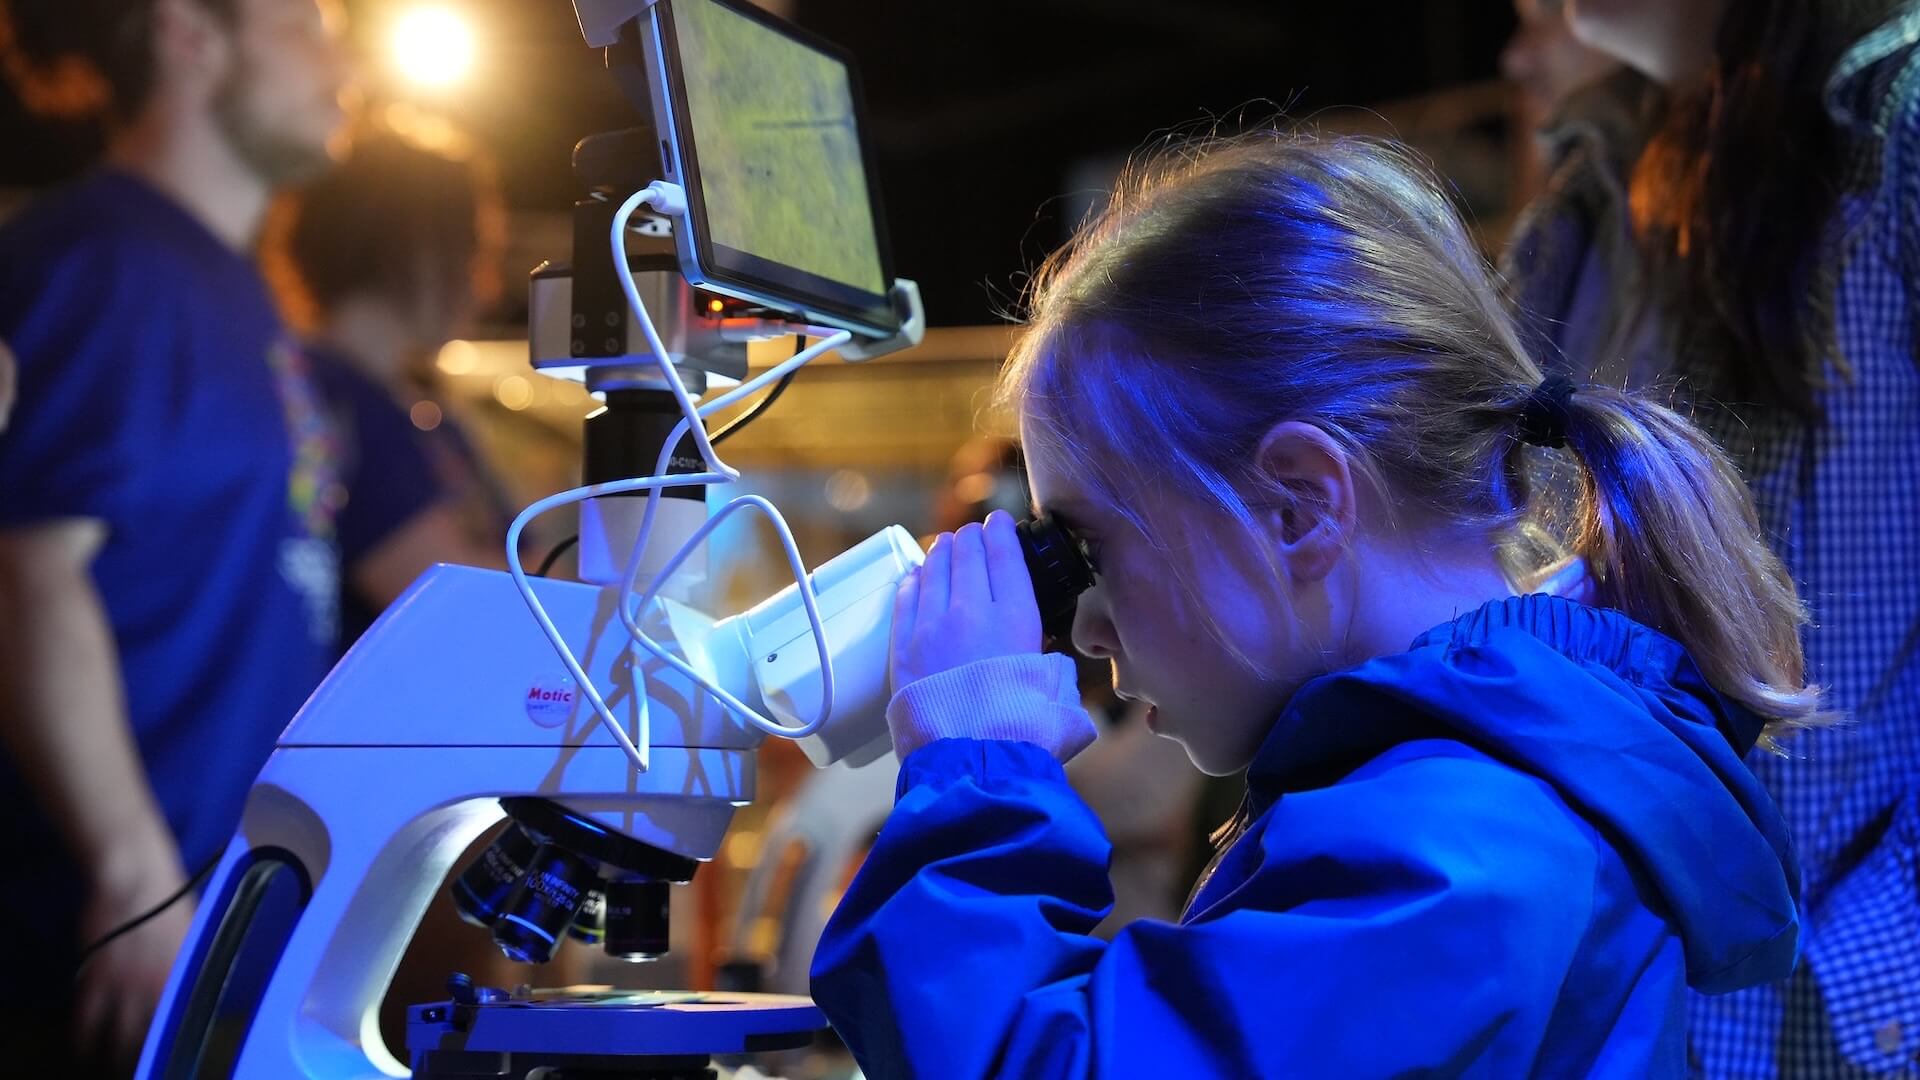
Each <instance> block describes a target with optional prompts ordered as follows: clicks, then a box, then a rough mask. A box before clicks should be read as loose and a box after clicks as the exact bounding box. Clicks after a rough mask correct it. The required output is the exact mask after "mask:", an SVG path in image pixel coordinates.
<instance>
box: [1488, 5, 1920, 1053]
mask: <svg viewBox="0 0 1920 1080" xmlns="http://www.w3.org/2000/svg"><path fill="white" fill-rule="evenodd" d="M1917 46H1920V5H1908V6H1907V7H1906V8H1905V10H1904V14H1902V15H1900V16H1899V17H1897V18H1895V19H1894V20H1892V21H1891V22H1888V23H1886V24H1885V25H1883V26H1882V27H1881V28H1880V29H1878V30H1877V31H1875V32H1874V33H1872V34H1870V35H1868V36H1867V37H1865V38H1863V39H1861V40H1860V41H1859V42H1858V43H1857V44H1856V45H1855V46H1854V47H1853V48H1852V49H1851V50H1850V51H1849V52H1848V53H1847V54H1846V56H1845V58H1844V59H1843V60H1842V62H1841V64H1840V65H1839V67H1838V68H1837V69H1836V71H1835V72H1834V74H1833V78H1832V79H1831V81H1830V82H1829V106H1830V109H1831V112H1832V114H1833V116H1834V118H1835V120H1836V121H1837V122H1839V123H1841V124H1842V125H1844V126H1845V127H1846V129H1847V130H1849V131H1851V132H1853V133H1854V134H1856V135H1857V136H1859V137H1858V138H1857V139H1855V140H1854V143H1853V145H1854V146H1855V148H1856V151H1855V152H1856V153H1857V155H1858V157H1857V160H1856V174H1855V175H1856V179H1857V181H1858V182H1857V183H1855V184H1854V185H1852V186H1851V190H1850V193H1849V194H1848V195H1847V196H1846V197H1844V198H1843V200H1842V202H1841V204H1840V207H1839V212H1838V213H1837V214H1836V216H1835V219H1834V221H1833V223H1832V226H1831V228H1830V230H1829V233H1830V236H1831V243H1830V248H1829V250H1828V252H1827V253H1826V257H1827V258H1829V259H1832V260H1835V262H1834V263H1833V264H1832V265H1833V267H1834V270H1835V276H1834V279H1833V280H1834V286H1835V288H1834V294H1833V302H1834V319H1833V334H1832V341H1831V342H1830V346H1829V349H1828V351H1827V355H1826V357H1825V358H1824V366H1825V371H1824V375H1825V379H1824V381H1823V384H1822V389H1821V390H1820V391H1819V392H1818V394H1817V401H1818V404H1819V405H1820V407H1821V409H1822V411H1823V415H1824V421H1823V422H1820V423H1807V422H1805V421H1803V420H1800V419H1796V418H1794V417H1791V416H1789V415H1786V414H1785V413H1784V412H1777V411H1776V412H1773V413H1766V412H1760V413H1755V412H1753V411H1750V410H1742V411H1741V412H1739V413H1738V414H1735V413H1733V412H1730V411H1723V410H1721V411H1717V410H1715V409H1713V408H1712V407H1703V408H1700V409H1698V410H1697V411H1696V412H1695V418H1696V419H1697V420H1699V421H1701V422H1702V424H1703V425H1704V426H1706V427H1707V428H1708V429H1709V430H1711V431H1712V432H1713V433H1714V435H1715V436H1716V437H1717V438H1718V439H1719V440H1720V441H1721V443H1722V445H1724V446H1726V447H1727V448H1728V450H1729V451H1730V452H1732V453H1733V454H1734V456H1735V457H1736V459H1738V460H1739V462H1740V464H1741V466H1742V468H1743V470H1744V472H1745V473H1746V476H1747V478H1748V480H1749V483H1750V484H1751V486H1752V489H1753V493H1754V498H1755V502H1756V504H1757V506H1758V508H1759V511H1760V520H1761V524H1762V526H1763V527H1764V528H1765V530H1766V532H1767V534H1768V536H1769V537H1770V538H1771V539H1772V541H1773V543H1774V545H1775V549H1776V550H1777V551H1778V552H1779V553H1780V555H1781V556H1782V558H1783V559H1784V560H1785V562H1786V564H1787V566H1788V568H1789V569H1790V570H1791V572H1792V573H1793V576H1794V579H1795V581H1796V582H1797V583H1798V584H1799V587H1800V589H1801V593H1802V596H1803V597H1804V598H1805V600H1806V602H1807V604H1808V606H1809V608H1810V609H1811V612H1812V615H1813V626H1812V627H1811V628H1810V629H1809V630H1808V631H1807V633H1806V636H1805V642H1806V650H1807V659H1808V663H1809V671H1810V673H1811V675H1812V677H1813V679H1815V680H1816V681H1817V682H1819V683H1821V684H1823V685H1825V686H1826V687H1828V688H1829V693H1830V697H1829V700H1830V702H1831V704H1832V705H1833V706H1835V707H1836V708H1838V709H1839V710H1841V711H1843V712H1844V713H1846V714H1847V717H1848V719H1847V721H1846V722H1845V723H1844V724H1842V725H1840V726H1837V727H1834V728H1831V729H1826V730H1820V731H1810V732H1805V733H1802V734H1800V735H1797V736H1795V737H1794V738H1793V739H1792V740H1790V743H1789V751H1788V754H1787V755H1786V756H1785V757H1781V756H1775V755H1771V754H1766V753H1757V754H1756V755H1754V757H1753V758H1752V759H1751V761H1750V762H1749V764H1750V765H1751V766H1752V768H1753V769H1754V771H1755V773H1757V774H1758V776H1759V777H1760V779H1761V780H1762V781H1763V782H1764V783H1765V785H1766V787H1767V789H1768V790H1769V791H1770V792H1771V793H1772V794H1773V797H1774V798H1775V799H1776V800H1777V801H1778V803H1779V805H1780V809H1781V811H1782V812H1783V814H1784V815H1785V817H1786V820H1787V822H1788V824H1789V826H1790V828H1791V829H1792V832H1793V836H1794V840H1795V843H1796V846H1797V848H1798V852H1799V856H1800V861H1801V864H1802V867H1803V868H1804V871H1805V875H1806V881H1805V892H1804V896H1803V900H1804V904H1805V908H1806V911H1805V938H1804V942H1805V951H1804V954H1803V962H1802V964H1801V966H1800V968H1799V970H1798V971H1797V972H1796V974H1795V975H1794V977H1793V978H1792V979H1790V980H1787V981H1784V982H1781V983H1775V984H1771V985H1767V986H1761V987H1757V988H1754V989H1752V990H1748V991H1744V992H1741V993H1736V994H1730V995H1726V996H1722V997H1704V996H1696V997H1695V998H1694V999H1693V1001H1692V1003H1691V1024H1690V1043H1691V1047H1692V1059H1693V1062H1694V1066H1695V1068H1696V1070H1698V1071H1699V1072H1700V1073H1702V1074H1704V1075H1707V1076H1713V1077H1774V1076H1791V1077H1848V1078H1854V1077H1883V1076H1920V47H1917ZM1594 130H1595V131H1596V132H1599V129H1597V128H1596V129H1594ZM1585 165H1586V166H1587V167H1588V170H1589V172H1590V173H1599V174H1608V173H1610V174H1611V176H1612V177H1613V179H1611V180H1609V179H1606V178H1605V176H1602V178H1601V179H1599V180H1597V181H1596V180H1595V179H1594V177H1593V176H1592V175H1589V176H1588V177H1586V178H1585V179H1584V180H1583V181H1581V185H1582V186H1581V189H1580V190H1581V193H1582V194H1583V195H1584V196H1585V199H1586V206H1585V211H1586V212H1585V213H1584V214H1577V215H1572V216H1569V215H1568V214H1566V213H1564V212H1555V210H1556V208H1553V207H1551V206H1548V207H1545V208H1543V210H1544V212H1536V213H1533V214H1532V215H1531V219H1530V220H1529V221H1528V222H1527V223H1526V224H1525V225H1524V226H1523V228H1522V230H1521V232H1520V233H1519V234H1517V237H1516V241H1515V245H1514V250H1512V251H1511V252H1509V256H1508V273H1509V275H1510V276H1511V277H1512V278H1513V279H1514V281H1515V283H1516V287H1517V289H1516V291H1517V295H1518V297H1519V301H1520V304H1521V306H1522V311H1523V315H1530V316H1533V317H1534V320H1533V329H1534V330H1535V331H1536V332H1537V333H1539V334H1540V335H1542V336H1543V337H1545V338H1546V339H1547V341H1545V342H1543V343H1542V344H1543V346H1544V350H1545V351H1544V355H1548V356H1551V355H1553V354H1555V353H1556V352H1557V353H1558V354H1559V355H1561V356H1564V357H1565V358H1566V360H1567V361H1568V363H1569V364H1570V365H1571V366H1572V367H1573V368H1575V369H1576V370H1578V371H1582V372H1584V373H1585V374H1587V375H1588V376H1589V377H1612V376H1617V375H1619V374H1621V373H1622V366H1624V368H1625V369H1626V374H1627V377H1628V378H1629V379H1633V380H1644V379H1648V378H1657V377H1663V376H1665V375H1668V374H1670V373H1671V371H1672V369H1673V366H1674V365H1673V361H1672V358H1670V357H1664V356H1658V355H1649V352H1650V351H1651V350H1652V349H1653V346H1652V344H1651V343H1652V341H1653V338H1652V336H1651V335H1647V334H1634V333H1631V332H1629V333H1626V334H1624V335H1620V334H1616V333H1614V332H1613V331H1612V329H1611V328H1608V327H1607V325H1606V319H1605V318H1599V319H1596V318H1595V317H1594V316H1593V312H1594V310H1595V295H1596V293H1598V295H1599V296H1600V298H1601V299H1600V300H1599V305H1600V306H1601V307H1605V306H1606V305H1607V304H1608V303H1617V298H1616V297H1614V295H1613V293H1612V292H1611V291H1610V284H1609V278H1610V277H1617V276H1619V274H1618V271H1619V268H1620V265H1621V264H1619V263H1618V262H1614V263H1608V262H1607V261H1606V254H1605V249H1606V248H1607V247H1608V245H1609V244H1615V243H1617V241H1618V240H1619V239H1620V237H1621V236H1622V235H1623V229H1624V216H1623V215H1622V214H1621V213H1620V203H1619V202H1618V195H1619V194H1620V192H1619V184H1618V181H1617V177H1618V171H1617V167H1618V161H1617V160H1616V161H1615V162H1613V164H1612V167H1611V168H1609V166H1608V165H1607V163H1606V160H1605V151H1604V150H1602V151H1598V152H1595V153H1594V154H1592V155H1591V158H1590V160H1588V161H1587V162H1586V163H1585ZM1558 209H1560V210H1564V207H1561V208H1558ZM1610 271H1611V273H1610ZM1842 361H1844V362H1842Z"/></svg>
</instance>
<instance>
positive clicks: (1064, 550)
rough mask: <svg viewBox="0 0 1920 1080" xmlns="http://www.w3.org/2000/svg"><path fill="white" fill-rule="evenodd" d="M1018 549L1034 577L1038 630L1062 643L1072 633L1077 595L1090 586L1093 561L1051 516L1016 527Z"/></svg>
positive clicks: (1067, 530) (1091, 583) (1079, 543)
mask: <svg viewBox="0 0 1920 1080" xmlns="http://www.w3.org/2000/svg"><path fill="white" fill-rule="evenodd" d="M1017 531H1018V532H1019V534H1020V550H1021V552H1022V554H1024V555H1025V556H1026V558H1027V573H1028V574H1029V575H1030V576H1032V578H1033V598H1034V599H1035V600H1037V601H1039V604H1040V627H1041V630H1042V631H1043V632H1045V634H1046V635H1047V636H1048V637H1050V638H1059V639H1062V640H1065V639H1066V638H1067V637H1068V636H1069V635H1070V634H1072V632H1073V612H1074V608H1075V607H1076V606H1078V604H1079V599H1080V594H1081V593H1083V592H1086V591H1087V590H1088V589H1089V588H1091V587H1092V586H1093V575H1094V566H1093V560H1092V559H1091V558H1089V557H1088V555H1087V546H1086V544H1085V543H1083V542H1082V541H1081V540H1080V538H1079V537H1077V536H1075V535H1073V532H1072V530H1070V529H1068V528H1067V527H1066V526H1065V525H1063V524H1061V523H1060V522H1059V521H1058V520H1057V519H1055V518H1054V516H1053V515H1052V514H1043V515H1041V516H1040V517H1037V518H1028V519H1027V520H1025V521H1022V522H1021V523H1020V524H1019V525H1018V526H1017Z"/></svg>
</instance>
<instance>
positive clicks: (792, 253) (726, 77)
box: [669, 0, 889, 313]
mask: <svg viewBox="0 0 1920 1080" xmlns="http://www.w3.org/2000/svg"><path fill="white" fill-rule="evenodd" d="M669 10H670V12H671V16H670V17H671V20H672V26H673V40H674V48H673V49H672V50H670V51H671V52H673V53H675V54H677V55H676V56H675V60H676V61H677V63H674V64H672V66H673V67H677V68H678V70H677V71H676V72H675V75H676V76H677V78H676V82H677V84H678V85H677V86H676V87H675V89H676V90H677V91H678V92H679V93H678V94H677V95H676V96H679V97H681V99H682V100H681V110H680V111H681V113H682V115H681V117H680V118H679V121H680V123H679V127H678V134H679V136H680V139H681V149H682V156H683V159H685V160H686V161H687V163H688V165H689V168H690V169H691V170H692V172H693V183H692V184H691V185H689V188H690V190H691V194H693V196H694V198H693V203H694V210H695V213H696V215H697V217H698V218H699V219H700V220H699V221H698V222H697V230H698V233H699V237H698V242H699V244H700V246H701V248H702V254H703V256H705V258H706V259H707V260H709V261H710V265H709V266H708V269H709V270H710V271H718V272H720V273H721V274H722V275H729V274H732V275H739V276H742V277H745V278H748V279H752V280H757V281H759V282H761V283H764V284H766V285H770V286H773V287H775V288H781V289H793V290H798V291H799V292H801V293H802V294H803V295H805V296H808V297H811V298H814V299H818V300H822V301H825V302H826V303H828V304H829V305H831V306H834V307H838V308H841V309H843V310H848V311H849V312H850V313H851V312H862V313H867V312H870V311H871V310H872V309H875V308H878V309H881V310H883V311H884V310H885V308H886V302H885V296H886V293H887V287H888V285H889V282H888V280H887V267H886V261H885V258H884V255H883V250H882V243H883V242H882V239H881V234H880V229H879V227H878V225H877V223H876V209H875V200H874V192H873V191H872V189H871V187H870V185H869V183H868V172H867V159H866V155H865V153H864V148H863V147H862V144H861V138H860V130H859V124H858V116H859V114H858V109H857V107H856V90H855V83H854V77H853V73H852V72H851V70H850V69H849V66H848V64H847V62H846V61H845V60H843V59H841V58H840V57H837V56H835V55H833V54H832V53H830V52H828V51H825V50H824V49H822V48H820V47H816V46H815V45H813V44H811V43H809V42H806V41H802V40H800V39H798V38H797V37H794V36H789V34H787V33H784V32H782V30H780V29H778V28H776V27H775V26H774V25H771V24H769V23H766V22H762V21H761V20H760V19H757V18H755V17H753V16H751V15H748V14H745V13H743V12H741V11H736V10H734V9H733V8H731V7H730V6H727V5H723V4H721V3H718V2H715V0H673V2H672V3H671V5H670V9H669ZM688 144H691V146H689V145H688Z"/></svg>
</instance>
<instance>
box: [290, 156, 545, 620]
mask: <svg viewBox="0 0 1920 1080" xmlns="http://www.w3.org/2000/svg"><path fill="white" fill-rule="evenodd" d="M415 128H416V129H417V130H398V129H395V128H393V127H375V126H369V127H367V128H365V129H363V130H359V131H357V132H356V133H355V134H354V136H353V139H352V142H351V149H350V151H349V152H348V154H347V156H346V158H345V159H344V160H343V161H342V162H341V163H340V164H339V165H338V166H336V167H335V168H333V169H331V170H329V171H328V172H327V173H326V174H325V175H324V176H322V177H320V178H319V179H317V180H315V181H314V182H313V183H311V184H309V185H307V186H306V187H304V188H303V189H301V190H300V191H299V192H297V193H295V194H291V195H289V196H288V197H286V198H285V199H284V200H283V201H282V202H281V203H280V204H279V205H278V206H276V207H275V208H274V210H273V212H272V213H271V214H270V216H269V219H268V224H267V229H266V233H265V238H264V242H263V243H262V245H261V256H262V260H263V263H264V265H265V267H266V271H267V276H268V279H269V280H270V281H272V282H273V283H274V285H275V287H276V289H277V291H278V292H279V293H280V296H281V301H282V306H283V307H284V308H285V309H286V310H287V312H288V314H289V316H290V321H292V322H293V323H294V324H295V325H296V326H299V327H300V328H301V329H302V330H303V331H305V333H306V334H307V337H308V343H307V346H306V351H307V354H308V356H309V357H310V358H311V359H312V361H313V365H314V374H315V377H316V378H317V379H318V381H319V383H320V386H321V389H322V393H323V396H324V398H325V400H326V402H327V406H328V409H329V411H330V413H331V414H332V416H333V419H334V422H335V424H336V426H337V427H338V429H339V430H340V432H341V435H342V440H343V445H344V448H345V467H344V469H343V481H344V484H345V489H346V497H347V498H346V504H345V505H344V506H343V507H342V508H341V511H340V519H339V538H340V558H341V564H342V565H343V566H344V567H345V568H346V573H345V575H344V576H343V580H342V582H341V585H342V589H341V613H342V619H341V648H342V650H343V651H344V649H345V648H346V647H347V646H348V645H351V644H352V643H353V641H354V640H355V639H356V638H358V637H359V636H360V634H361V633H362V632H363V631H364V630H365V629H366V628H367V627H368V626H369V625H371V623H372V622H373V620H374V618H375V617H377V616H378V615H379V614H380V612H381V611H382V610H383V609H384V608H385V607H386V606H387V605H388V604H389V603H391V602H392V601H393V600H395V599H397V598H398V597H399V595H400V594H401V593H402V592H404V591H405V590H406V588H407V587H408V586H409V585H411V584H412V583H413V581H414V579H415V578H417V577H419V576H420V574H421V573H422V572H424V571H425V570H426V569H427V568H428V567H430V566H432V565H433V564H434V563H437V562H449V563H461V564H464V565H467V566H482V567H493V568H504V567H505V565H506V563H505V556H504V554H503V545H504V543H505V541H506V534H507V525H508V524H509V522H510V521H511V520H512V516H513V515H512V512H511V510H510V509H509V505H508V502H507V500H506V498H505V496H504V495H503V494H502V493H501V490H500V488H499V486H498V485H497V484H496V483H495V482H494V480H493V478H492V476H491V475H490V474H489V473H488V471H487V469H486V468H485V466H484V465H482V463H481V460H480V458H479V456H478V455H477V454H476V453H475V452H474V449H473V446H472V444H471V443H470V442H469V441H468V440H467V438H466V437H465V435H464V434H463V433H462V432H461V430H460V427H459V424H458V423H457V422H456V421H455V420H454V418H453V416H452V414H451V412H450V410H449V409H448V408H447V407H446V406H445V405H444V404H443V403H442V400H441V398H440V395H439V394H438V392H437V391H438V387H437V385H436V383H437V369H436V368H435V366H434V361H435V358H436V357H437V356H438V355H439V352H440V349H441V347H442V346H444V345H446V343H447V342H448V341H450V340H453V339H454V338H456V337H459V336H461V335H462V334H465V333H469V332H471V330H472V324H473V322H474V318H475V314H476V312H478V311H479V310H481V309H482V308H483V307H484V305H486V304H488V303H490V302H492V301H493V300H495V299H497V298H498V296H499V293H500V272H499V262H500V259H501V249H502V247H503V246H504V243H505V226H504V221H505V217H506V209H505V206H504V205H503V203H502V200H501V197H500V192H499V189H498V186H497V184H496V183H495V181H494V178H493V173H492V170H491V167H490V166H489V165H488V163H487V162H486V160H485V159H484V158H483V157H481V156H480V155H479V153H478V152H477V151H476V150H475V149H474V148H473V147H472V146H471V145H470V144H469V143H468V142H467V140H466V139H465V138H464V137H463V136H461V135H460V134H459V133H457V132H455V131H453V130H451V129H450V128H446V127H444V126H441V125H432V124H428V123H427V122H425V121H424V120H423V121H419V122H417V123H416V124H415Z"/></svg>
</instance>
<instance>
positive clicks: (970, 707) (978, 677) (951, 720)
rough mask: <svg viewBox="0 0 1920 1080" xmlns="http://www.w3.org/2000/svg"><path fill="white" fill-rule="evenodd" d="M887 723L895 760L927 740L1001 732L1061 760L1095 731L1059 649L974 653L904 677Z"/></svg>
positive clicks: (1071, 670)
mask: <svg viewBox="0 0 1920 1080" xmlns="http://www.w3.org/2000/svg"><path fill="white" fill-rule="evenodd" d="M887 727H888V728H889V729H890V730H891V731H892V732H893V749H894V752H895V753H896V754H898V755H899V756H900V758H901V759H902V760H905V758H906V756H907V755H908V754H911V753H913V752H914V751H915V750H918V749H919V748H921V747H922V746H925V745H926V744H928V743H930V742H933V741H934V740H935V739H1009V740H1013V741H1017V742H1030V743H1034V744H1036V745H1038V746H1039V747H1041V748H1042V749H1044V750H1046V751H1047V752H1048V753H1050V754H1052V755H1053V757H1054V759H1055V760H1057V761H1061V762H1065V761H1066V760H1067V759H1068V758H1071V757H1073V756H1074V755H1075V754H1077V753H1079V752H1080V751H1082V750H1084V749H1086V748H1087V746H1088V745H1090V744H1091V743H1092V742H1093V740H1094V737H1095V736H1096V735H1097V734H1098V732H1097V731H1096V730H1095V728H1094V726H1093V720H1092V718H1091V717H1089V716H1088V715H1087V711H1086V710H1085V709H1084V708H1082V707H1081V706H1080V687H1079V684H1078V680H1077V679H1076V677H1075V670H1074V666H1073V660H1072V659H1071V658H1070V657H1067V656H1063V655H1061V654H1059V653H1047V654H1043V653H1026V654H1023V655H1020V656H998V657H994V658H993V659H991V660H975V661H973V662H972V663H969V664H962V665H960V666H959V667H957V668H953V669H951V670H948V671H943V672H940V673H939V674H938V675H929V676H927V677H926V678H924V679H920V680H918V681H917V682H913V683H910V684H908V685H907V686H904V687H902V688H901V689H900V691H899V692H898V693H896V694H894V695H893V700H892V701H891V702H889V703H888V704H887Z"/></svg>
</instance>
